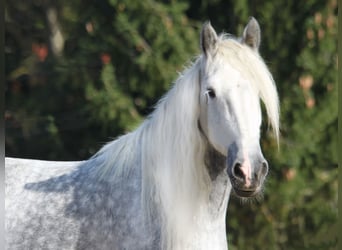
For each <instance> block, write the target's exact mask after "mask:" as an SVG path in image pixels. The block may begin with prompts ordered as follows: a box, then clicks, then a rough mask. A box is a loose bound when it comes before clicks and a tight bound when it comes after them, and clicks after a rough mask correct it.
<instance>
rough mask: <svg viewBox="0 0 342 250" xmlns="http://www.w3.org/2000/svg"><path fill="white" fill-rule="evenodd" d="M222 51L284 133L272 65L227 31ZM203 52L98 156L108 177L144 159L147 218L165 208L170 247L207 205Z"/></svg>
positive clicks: (193, 225) (166, 241)
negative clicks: (153, 105) (201, 96)
mask: <svg viewBox="0 0 342 250" xmlns="http://www.w3.org/2000/svg"><path fill="white" fill-rule="evenodd" d="M217 57H218V59H219V60H220V61H221V63H222V64H223V63H229V64H230V65H232V66H233V67H234V68H236V69H237V70H238V71H240V72H241V74H244V76H245V77H246V78H247V79H250V82H251V83H253V84H254V85H253V87H254V89H255V91H256V93H257V94H258V95H259V96H260V98H261V99H262V101H263V102H264V104H265V107H266V111H267V114H268V117H269V121H270V123H271V125H272V128H273V130H274V131H275V134H276V137H278V133H279V132H278V131H279V124H278V117H279V111H278V96H277V92H276V88H275V84H274V82H273V79H272V76H271V74H270V73H269V71H268V69H267V67H266V65H265V64H264V62H263V60H262V59H261V57H259V56H258V54H257V53H254V52H253V51H252V50H251V49H250V48H248V47H247V46H245V45H242V44H240V43H239V42H238V41H237V40H236V39H232V38H228V37H227V36H225V35H221V36H220V37H219V41H218V50H217ZM203 64H204V58H203V57H202V56H201V57H198V58H197V59H196V61H195V62H194V63H193V64H192V65H191V67H189V68H188V69H186V70H185V71H184V72H183V74H181V75H180V77H179V78H178V79H177V80H176V82H175V84H174V86H173V87H172V89H171V90H170V91H169V92H168V93H167V94H166V95H165V96H164V97H163V98H162V99H161V100H160V101H159V103H158V104H157V106H156V109H155V110H154V112H153V113H152V114H151V115H150V116H149V117H148V118H147V119H146V120H145V121H144V122H143V124H141V126H140V127H139V128H138V129H136V130H135V131H133V132H131V133H129V134H127V135H124V136H122V137H120V138H118V139H117V140H115V141H113V142H110V143H108V144H107V145H105V146H104V147H103V148H102V149H101V150H100V151H99V152H98V153H97V154H96V155H95V156H94V159H95V158H98V159H101V160H99V162H100V163H101V166H100V167H99V170H100V172H99V173H100V176H101V177H102V178H112V181H115V180H116V179H117V178H123V177H125V176H127V173H129V171H130V169H132V168H134V167H135V166H139V164H138V163H140V164H141V171H142V201H141V202H142V204H143V209H144V213H145V215H146V219H147V221H149V219H150V216H151V214H155V213H152V211H154V210H155V209H157V210H159V211H158V214H159V216H160V220H161V222H162V227H163V228H162V232H164V233H163V234H162V245H163V247H164V248H167V249H169V248H177V247H179V246H181V244H182V239H183V238H186V236H185V235H187V236H188V234H189V233H191V232H192V231H193V230H194V229H195V228H196V223H195V219H196V218H198V217H200V216H202V214H203V213H205V211H206V209H207V208H206V207H205V206H204V204H206V201H207V200H208V199H209V193H210V189H211V186H210V183H211V182H210V176H209V174H208V171H207V166H206V165H205V163H204V162H205V161H204V157H205V152H206V150H207V146H208V145H207V141H206V139H205V137H203V135H202V134H201V132H200V129H198V117H199V112H200V108H199V91H200V78H199V76H200V69H201V67H203Z"/></svg>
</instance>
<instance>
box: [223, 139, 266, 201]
mask: <svg viewBox="0 0 342 250" xmlns="http://www.w3.org/2000/svg"><path fill="white" fill-rule="evenodd" d="M227 172H228V176H229V179H230V182H231V184H232V188H233V190H234V192H235V194H236V195H238V196H240V197H253V196H255V195H257V194H258V193H259V192H260V190H261V189H262V186H263V183H264V180H265V178H266V175H267V173H268V163H267V161H266V160H265V158H264V157H263V156H262V154H261V152H260V151H259V152H258V153H255V154H252V155H248V154H243V153H239V151H238V148H237V147H236V144H233V145H232V146H230V147H229V149H228V157H227Z"/></svg>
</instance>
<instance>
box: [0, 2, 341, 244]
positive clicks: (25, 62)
mask: <svg viewBox="0 0 342 250" xmlns="http://www.w3.org/2000/svg"><path fill="white" fill-rule="evenodd" d="M337 10H338V9H337V0H327V1H319V0H316V1H313V0H306V1H286V0H277V1H273V0H257V1H247V0H239V1H233V0H164V1H155V0H144V1H139V0H121V1H120V0H101V1H89V0H82V1H80V0H54V1H52V0H30V1H19V0H11V1H6V3H5V25H6V26H5V29H6V33H5V39H6V40H5V60H6V61H5V72H6V84H5V90H6V92H5V97H6V100H5V102H6V108H5V124H6V143H5V145H6V156H12V157H21V158H39V159H47V160H81V159H86V158H89V157H90V156H91V155H92V154H94V153H95V152H96V151H97V150H98V149H99V148H100V147H101V146H102V145H103V144H104V143H106V142H108V141H109V140H111V139H113V138H115V137H117V136H118V135H120V134H122V133H125V132H127V131H130V130H132V129H134V128H136V127H137V125H138V124H139V123H140V122H141V121H142V120H143V119H144V117H146V115H147V114H149V113H150V112H151V111H152V110H153V105H154V104H155V103H156V102H157V100H158V99H160V97H161V96H162V95H163V94H164V93H165V92H166V91H167V90H168V89H169V88H170V86H171V85H172V82H173V81H174V80H175V79H176V78H177V77H178V72H181V71H183V69H184V68H185V67H186V66H187V65H189V62H190V61H191V60H192V59H194V57H195V56H196V55H197V54H199V53H200V50H199V33H200V29H201V25H202V23H203V22H204V21H206V20H210V21H211V23H212V25H213V27H214V28H215V29H216V31H217V32H222V31H224V32H228V33H231V34H235V35H238V36H240V35H241V33H242V31H243V28H244V26H245V25H246V23H247V21H248V17H249V16H254V17H255V18H256V19H257V20H258V21H259V23H260V26H261V30H262V43H261V48H260V53H261V55H262V56H263V58H264V59H265V62H266V64H267V65H268V66H269V68H270V71H271V72H272V74H273V76H274V79H275V81H276V83H277V87H278V91H279V95H280V101H281V140H280V148H279V150H278V148H277V145H276V142H275V141H274V139H273V138H272V137H271V136H269V135H268V131H267V124H264V125H263V127H262V130H263V131H262V133H263V136H262V138H263V139H262V147H263V151H264V155H265V156H266V158H267V159H268V161H269V163H270V169H271V170H270V173H269V176H268V180H267V183H266V188H265V194H264V199H263V201H260V202H258V201H255V202H251V203H250V204H241V202H240V201H239V200H238V199H237V198H234V197H232V198H231V201H230V203H229V208H228V211H229V214H230V215H229V216H228V218H227V230H228V241H229V249H230V250H236V249H244V250H249V249H266V250H267V249H270V250H273V249H274V250H280V249H287V250H288V249H300V250H303V249H311V250H312V249H324V250H329V249H337V185H338V182H337V113H338V112H337V110H338V105H337V64H338V57H337V25H338V23H337Z"/></svg>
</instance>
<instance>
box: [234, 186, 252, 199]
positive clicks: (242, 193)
mask: <svg viewBox="0 0 342 250" xmlns="http://www.w3.org/2000/svg"><path fill="white" fill-rule="evenodd" d="M233 190H234V192H235V194H236V195H237V196H239V197H245V198H248V197H253V196H256V195H257V194H258V191H257V189H253V190H245V189H239V188H233Z"/></svg>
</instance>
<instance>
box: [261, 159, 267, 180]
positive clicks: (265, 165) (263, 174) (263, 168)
mask: <svg viewBox="0 0 342 250" xmlns="http://www.w3.org/2000/svg"><path fill="white" fill-rule="evenodd" d="M267 173H268V163H267V161H263V162H262V166H261V176H263V177H265V176H266V175H267Z"/></svg>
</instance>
